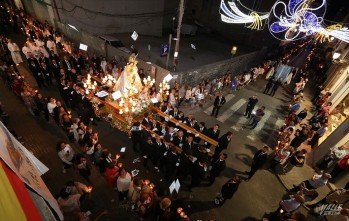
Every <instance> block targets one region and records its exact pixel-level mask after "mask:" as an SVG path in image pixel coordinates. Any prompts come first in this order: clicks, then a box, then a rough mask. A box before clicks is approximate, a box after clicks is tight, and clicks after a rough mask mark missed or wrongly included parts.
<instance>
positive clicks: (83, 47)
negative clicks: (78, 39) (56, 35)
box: [79, 43, 87, 51]
mask: <svg viewBox="0 0 349 221" xmlns="http://www.w3.org/2000/svg"><path fill="white" fill-rule="evenodd" d="M79 49H80V50H83V51H87V45H84V44H81V43H80V46H79Z"/></svg>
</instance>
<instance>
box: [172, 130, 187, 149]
mask: <svg viewBox="0 0 349 221" xmlns="http://www.w3.org/2000/svg"><path fill="white" fill-rule="evenodd" d="M184 141H185V137H184V132H183V130H179V131H178V132H177V136H175V137H173V140H172V143H173V144H174V145H175V146H177V147H180V148H182V146H183V143H184Z"/></svg>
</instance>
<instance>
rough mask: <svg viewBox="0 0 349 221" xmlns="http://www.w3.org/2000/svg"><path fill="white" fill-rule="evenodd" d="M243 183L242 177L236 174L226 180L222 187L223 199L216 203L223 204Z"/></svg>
mask: <svg viewBox="0 0 349 221" xmlns="http://www.w3.org/2000/svg"><path fill="white" fill-rule="evenodd" d="M240 183H241V178H240V177H239V176H234V177H233V178H231V179H230V180H228V182H226V183H225V184H224V185H223V186H222V189H221V195H222V197H221V199H220V200H219V201H220V202H219V203H218V204H217V203H216V202H215V203H216V205H219V206H222V205H223V204H224V203H225V201H226V200H227V199H231V198H232V197H233V196H234V194H235V192H236V191H237V190H238V188H239V185H240Z"/></svg>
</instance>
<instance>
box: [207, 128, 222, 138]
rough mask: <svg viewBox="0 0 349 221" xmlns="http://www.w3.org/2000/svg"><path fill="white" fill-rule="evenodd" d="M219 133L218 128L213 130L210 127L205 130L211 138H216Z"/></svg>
mask: <svg viewBox="0 0 349 221" xmlns="http://www.w3.org/2000/svg"><path fill="white" fill-rule="evenodd" d="M219 134H220V130H217V131H216V132H214V131H213V128H212V127H211V128H209V129H208V130H207V136H208V137H209V138H211V139H214V140H218V137H219Z"/></svg>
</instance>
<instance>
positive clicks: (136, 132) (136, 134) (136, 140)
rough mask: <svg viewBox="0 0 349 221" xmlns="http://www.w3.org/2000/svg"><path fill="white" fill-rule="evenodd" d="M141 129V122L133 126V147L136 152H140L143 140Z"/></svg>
mask: <svg viewBox="0 0 349 221" xmlns="http://www.w3.org/2000/svg"><path fill="white" fill-rule="evenodd" d="M141 129H142V128H141V124H140V123H139V122H135V123H134V124H133V126H132V128H131V140H132V147H133V151H134V152H136V153H138V152H139V148H138V147H139V146H140V145H141V142H142V138H141Z"/></svg>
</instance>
